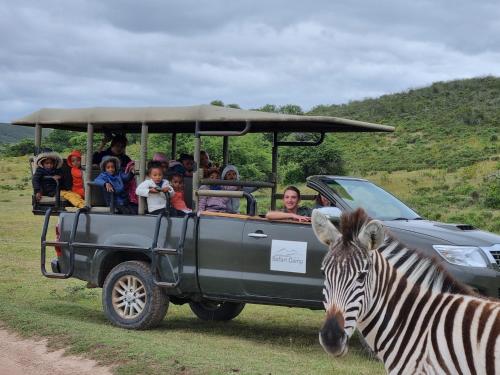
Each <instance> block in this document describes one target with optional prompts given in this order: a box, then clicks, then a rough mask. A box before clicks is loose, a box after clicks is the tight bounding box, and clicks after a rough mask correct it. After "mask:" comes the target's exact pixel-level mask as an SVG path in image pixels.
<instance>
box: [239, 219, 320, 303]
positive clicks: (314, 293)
mask: <svg viewBox="0 0 500 375" xmlns="http://www.w3.org/2000/svg"><path fill="white" fill-rule="evenodd" d="M326 251H327V248H326V246H325V245H323V244H321V243H320V242H319V241H318V240H317V239H316V236H315V235H314V233H313V230H312V227H311V224H301V223H293V222H278V221H272V222H271V221H268V220H265V219H261V220H252V219H250V220H248V221H247V222H246V224H245V227H244V230H243V257H244V275H243V280H242V283H243V288H244V290H245V293H246V294H247V295H248V296H260V297H269V298H273V299H283V300H294V301H296V302H298V301H299V300H301V301H303V302H304V303H305V304H306V305H310V304H311V303H313V304H314V305H319V306H322V301H323V294H322V288H323V277H322V275H321V261H322V260H323V256H324V255H325V253H326Z"/></svg>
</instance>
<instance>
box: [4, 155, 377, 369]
mask: <svg viewBox="0 0 500 375" xmlns="http://www.w3.org/2000/svg"><path fill="white" fill-rule="evenodd" d="M27 177H28V169H27V162H26V158H25V157H21V158H7V159H3V160H1V161H0V207H1V208H2V209H1V210H0V259H1V261H0V264H1V268H2V272H1V274H0V300H1V301H2V303H0V317H1V318H0V322H1V324H3V325H5V326H7V327H10V328H11V329H14V330H15V331H17V332H19V333H21V334H23V335H26V336H44V337H45V336H46V337H48V338H49V343H50V345H51V346H52V347H54V348H60V347H68V348H69V352H70V353H74V354H81V355H85V356H87V357H90V358H93V359H96V360H98V361H99V362H101V363H104V364H110V365H113V366H115V367H114V369H115V372H116V373H117V374H139V373H140V374H339V373H341V374H370V375H375V374H383V373H384V370H383V367H382V365H381V364H380V363H378V362H376V361H373V360H369V359H368V358H366V357H365V356H364V354H362V352H361V348H360V345H359V343H358V342H357V341H356V339H355V338H354V339H353V340H352V345H351V350H350V353H349V354H348V355H347V357H345V358H342V359H333V358H331V357H329V356H327V354H325V353H324V351H323V349H322V348H321V346H320V345H319V343H318V339H317V332H318V328H319V326H320V324H321V321H322V318H323V312H321V311H309V310H304V309H296V308H280V307H268V306H258V305H248V306H247V307H246V308H245V310H244V311H243V313H242V314H241V315H240V316H239V317H238V318H236V319H235V320H234V321H232V322H227V323H207V322H203V321H200V320H198V319H197V318H196V317H195V316H194V315H193V314H192V313H191V312H190V310H189V308H188V307H186V306H181V307H179V306H175V305H171V306H170V308H169V311H168V313H167V316H166V318H165V320H164V321H163V322H162V324H161V325H160V326H159V327H158V328H155V329H153V330H151V331H126V330H123V329H119V328H116V327H113V326H112V325H111V324H109V323H108V321H107V320H106V319H105V317H104V314H103V313H102V309H101V291H100V290H99V289H86V288H85V283H84V282H81V281H78V280H73V279H70V280H64V281H62V280H51V279H46V278H44V277H43V276H42V275H41V274H40V271H39V241H40V240H39V237H40V231H41V226H42V221H43V218H42V217H40V216H37V217H35V216H33V215H32V214H31V212H30V209H31V207H30V204H31V188H30V181H29V178H27ZM11 189H14V190H11ZM54 221H55V220H54ZM49 233H53V231H50V232H49ZM50 251H52V250H51V249H49V252H50Z"/></svg>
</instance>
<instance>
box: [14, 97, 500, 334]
mask: <svg viewBox="0 0 500 375" xmlns="http://www.w3.org/2000/svg"><path fill="white" fill-rule="evenodd" d="M14 124H16V125H23V126H34V127H35V129H36V131H35V135H36V137H35V138H36V139H35V145H36V147H37V148H39V147H40V146H41V129H42V127H48V128H56V129H67V130H75V131H86V132H87V135H88V141H87V150H86V154H87V155H92V154H93V138H94V133H95V132H104V131H113V132H123V133H139V132H140V133H141V158H140V163H139V164H140V168H139V170H140V173H139V174H140V176H139V177H140V179H141V180H142V179H144V174H145V167H146V155H147V140H148V133H166V134H170V135H171V142H172V147H171V148H172V159H173V158H174V157H175V154H176V134H179V133H192V134H194V140H195V147H194V157H195V167H196V165H198V164H199V155H200V149H201V137H205V136H221V137H223V139H224V141H223V156H224V165H225V164H227V163H228V160H229V157H228V144H229V139H230V137H234V136H243V135H245V134H246V133H249V132H265V133H270V134H272V137H273V146H272V177H271V179H270V181H261V182H258V181H238V182H235V181H231V182H229V183H228V182H227V181H223V180H203V179H201V180H200V173H199V171H198V170H196V168H195V172H194V176H193V178H192V181H189V180H187V181H186V182H188V183H186V184H185V188H186V189H187V191H186V196H191V197H192V200H191V201H190V202H188V204H190V205H192V208H193V212H195V213H192V214H189V215H186V216H185V217H175V216H172V215H169V213H168V212H169V211H168V210H165V212H163V213H161V214H159V215H147V214H144V212H145V202H144V201H143V200H141V201H140V202H139V203H140V204H139V215H135V216H133V215H115V214H114V212H113V211H114V210H113V208H111V209H107V211H108V212H103V211H106V208H104V209H103V207H98V205H97V204H96V203H95V202H96V196H97V195H98V194H99V191H96V190H93V189H92V186H91V184H90V185H87V189H86V192H85V194H86V202H87V206H86V207H85V208H82V209H78V210H76V212H68V211H66V210H64V209H62V208H61V207H57V206H55V207H49V208H48V209H47V210H46V212H45V217H44V224H43V229H42V235H41V271H42V273H43V275H45V276H46V277H49V278H59V279H65V278H70V277H75V278H78V279H81V280H84V281H87V282H88V286H89V287H101V288H103V293H102V301H103V309H104V312H105V314H106V316H107V317H108V318H109V320H110V321H111V322H112V323H114V324H116V325H118V326H121V327H124V328H131V329H146V328H149V327H153V326H154V325H156V324H158V323H159V322H160V321H161V320H162V319H163V317H164V315H165V314H166V311H167V308H168V305H169V303H174V304H184V303H189V305H190V307H191V309H192V311H193V312H194V314H195V315H196V316H198V317H199V318H200V319H204V320H230V319H233V318H235V317H236V316H237V315H238V314H239V313H240V312H241V311H242V309H243V308H244V305H245V303H259V304H271V305H280V306H292V307H305V308H311V309H322V308H323V302H322V301H323V297H322V285H323V277H322V275H321V273H320V264H321V261H322V258H323V256H324V254H325V251H326V249H325V247H324V246H323V245H321V244H320V243H319V242H318V240H317V239H316V237H315V235H314V234H313V231H312V228H311V225H310V224H309V223H298V222H291V221H269V220H267V219H265V218H264V217H261V216H258V215H257V214H256V212H257V211H256V201H255V199H254V197H253V196H252V195H251V194H248V193H245V192H244V191H220V190H202V189H200V188H199V186H200V182H201V183H202V184H208V185H210V184H230V185H239V186H250V187H258V188H261V189H270V190H271V209H275V207H276V199H277V198H279V197H280V194H278V193H277V191H276V186H277V184H276V182H277V166H278V149H279V147H282V146H292V147H301V146H308V147H314V146H317V145H319V144H321V142H323V140H324V137H325V134H326V133H331V132H376V131H382V132H383V131H393V128H392V127H390V126H384V125H377V124H371V123H366V122H359V121H353V120H347V119H341V118H335V117H324V116H294V115H282V114H274V113H264V112H255V111H245V110H239V109H230V108H223V107H213V106H196V107H178V108H88V109H44V110H40V111H38V112H35V113H33V114H31V115H29V116H27V117H25V118H22V119H20V120H17V121H15V122H14ZM290 132H308V133H317V136H318V138H317V140H316V141H305V142H304V141H297V142H295V141H283V140H280V138H279V135H280V134H281V133H290ZM353 147H355V145H353ZM312 150H313V149H312ZM85 176H86V180H87V184H89V181H91V179H92V168H91V166H90V165H89V166H86V169H85ZM307 186H309V187H310V188H311V189H313V190H315V191H317V192H318V193H321V194H322V195H323V196H325V197H327V198H328V199H329V200H330V202H331V203H332V204H334V205H335V206H336V209H332V210H330V211H331V212H330V215H331V218H332V220H333V221H335V220H338V218H339V214H340V212H341V211H350V210H353V209H355V208H357V207H364V208H365V209H366V210H367V211H368V213H369V214H370V215H371V216H372V217H374V218H377V219H381V220H383V221H384V223H385V225H386V226H387V227H388V228H389V229H390V230H391V231H392V232H393V233H394V234H395V235H396V236H397V237H398V238H400V239H401V241H403V242H405V243H406V244H407V245H409V246H411V247H418V248H421V249H423V250H424V251H426V252H428V253H430V254H432V255H435V256H436V257H437V259H440V260H441V261H442V262H443V265H444V266H445V267H446V268H447V269H448V270H450V271H451V272H452V273H453V274H454V275H455V276H456V277H457V278H459V279H460V280H462V281H464V282H466V283H468V284H469V285H471V286H473V287H474V288H476V289H477V290H478V291H479V292H480V293H483V294H486V295H489V296H495V297H496V296H498V293H499V285H500V283H499V281H500V268H499V265H498V263H499V262H500V236H497V235H494V234H491V233H486V232H482V231H479V230H476V229H474V228H472V227H470V226H464V225H452V224H442V223H436V222H429V221H426V220H423V219H421V218H420V217H419V216H418V214H417V213H415V211H413V210H412V209H410V208H408V207H407V206H405V205H404V204H403V203H402V202H400V201H399V200H397V199H396V198H395V197H393V196H392V195H390V194H389V193H387V192H385V191H384V190H383V189H381V188H379V187H377V186H375V185H374V184H372V183H370V182H369V181H366V180H362V179H355V178H347V177H335V176H311V177H309V178H308V180H307ZM222 194H224V195H226V196H230V197H238V198H242V199H243V198H244V199H246V200H247V212H246V214H227V213H214V212H199V213H196V212H197V206H198V198H199V197H200V196H215V195H222ZM306 198H311V197H306ZM54 214H57V215H58V223H57V226H56V238H55V240H49V239H47V232H48V228H49V221H50V219H51V217H52V215H54ZM49 246H52V247H55V250H56V255H57V257H56V258H55V259H53V260H52V261H51V268H52V269H51V271H48V270H47V268H46V256H47V250H46V249H47V247H49Z"/></svg>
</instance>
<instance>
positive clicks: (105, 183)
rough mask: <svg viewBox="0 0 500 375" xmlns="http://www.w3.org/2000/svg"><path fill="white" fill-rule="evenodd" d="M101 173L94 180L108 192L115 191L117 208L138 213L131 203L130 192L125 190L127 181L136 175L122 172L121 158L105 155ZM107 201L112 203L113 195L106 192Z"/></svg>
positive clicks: (121, 211)
mask: <svg viewBox="0 0 500 375" xmlns="http://www.w3.org/2000/svg"><path fill="white" fill-rule="evenodd" d="M100 167H101V173H100V174H99V176H97V177H96V179H95V180H94V182H96V183H97V184H99V185H100V186H101V187H102V188H104V189H105V191H107V192H108V193H111V192H113V193H114V199H115V203H116V206H115V207H116V209H117V211H118V213H122V214H136V213H137V210H136V207H134V206H130V205H129V200H128V194H127V192H126V191H125V183H126V182H128V181H129V180H130V179H131V178H133V176H134V173H133V172H134V171H133V169H132V170H131V173H125V172H120V159H118V158H117V157H115V156H105V157H104V158H103V159H102V161H101V164H100ZM105 199H106V203H107V204H108V206H109V205H111V197H110V195H109V194H105Z"/></svg>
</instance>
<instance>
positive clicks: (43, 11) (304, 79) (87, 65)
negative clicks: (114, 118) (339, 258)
mask: <svg viewBox="0 0 500 375" xmlns="http://www.w3.org/2000/svg"><path fill="white" fill-rule="evenodd" d="M0 19H1V20H2V21H1V23H0V40H1V44H0V46H1V48H0V122H10V120H12V119H14V118H17V117H20V116H23V115H25V114H27V113H30V112H32V111H34V110H37V109H39V108H41V107H86V106H144V105H192V104H202V103H209V102H210V101H212V100H214V99H220V100H222V101H224V102H225V103H238V104H240V105H241V106H242V107H243V108H257V107H261V106H263V105H265V104H267V103H271V104H279V105H282V104H288V103H293V104H298V105H300V106H302V107H303V108H304V109H305V110H308V109H310V108H311V107H313V106H314V105H317V104H333V103H336V104H338V103H346V102H348V101H349V100H356V99H362V98H366V97H376V96H379V95H382V94H385V93H393V92H398V91H402V90H406V89H408V88H416V87H422V86H425V85H428V84H430V83H432V82H435V81H443V80H451V79H456V78H468V77H476V76H484V75H497V76H500V5H499V3H498V0H493V1H489V0H481V1H479V2H475V1H461V0H454V1H451V0H450V1H441V0H433V1H431V0H428V1H420V0H413V1H401V0H392V1H391V0H388V1H377V2H372V1H367V0H365V1H360V0H336V1H331V0H324V1H323V0H317V1H307V2H306V1H291V0H276V1H273V0H266V1H261V0H251V1H237V0H210V1H201V0H200V1H192V0H182V1H170V0H154V1H153V0H151V1H148V0H144V1H137V0H113V1H112V0H95V1H94V0H71V1H67V0H43V1H40V0H32V1H24V0H16V1H3V2H2V6H1V7H0Z"/></svg>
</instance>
